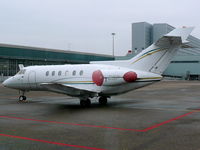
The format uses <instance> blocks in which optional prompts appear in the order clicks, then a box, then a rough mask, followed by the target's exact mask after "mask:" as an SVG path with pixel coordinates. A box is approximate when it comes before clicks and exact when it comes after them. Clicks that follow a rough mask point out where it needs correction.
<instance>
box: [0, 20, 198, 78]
mask: <svg viewBox="0 0 200 150" xmlns="http://www.w3.org/2000/svg"><path fill="white" fill-rule="evenodd" d="M173 29H174V27H173V26H170V25H168V24H166V23H157V24H149V23H147V22H138V23H133V24H132V53H129V54H128V55H127V56H125V57H124V56H123V57H116V58H114V57H113V56H110V55H100V54H94V53H81V52H74V51H64V50H57V49H47V48H37V47H27V46H18V45H8V44H0V76H1V78H0V80H3V76H12V75H14V74H16V73H17V72H18V70H19V68H18V64H24V66H30V65H55V64H80V63H84V64H87V63H89V62H90V61H104V60H105V61H106V60H115V59H129V58H131V57H133V56H134V55H136V54H138V53H139V52H140V51H142V50H143V49H145V48H147V47H148V46H150V45H151V44H152V43H154V42H155V41H157V40H158V39H159V38H160V37H161V36H163V35H164V34H167V33H169V32H170V31H171V30H173ZM187 40H188V41H189V42H190V43H189V44H188V46H190V47H192V48H187V49H186V48H181V49H180V50H179V51H178V53H177V55H176V56H175V57H174V59H173V60H172V62H171V64H170V65H169V67H168V68H167V69H166V71H165V72H164V75H165V76H169V77H178V78H182V79H190V80H200V39H198V38H196V37H194V36H189V38H188V39H187Z"/></svg>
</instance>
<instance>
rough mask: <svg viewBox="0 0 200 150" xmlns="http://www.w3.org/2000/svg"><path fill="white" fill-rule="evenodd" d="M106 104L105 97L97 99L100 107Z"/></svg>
mask: <svg viewBox="0 0 200 150" xmlns="http://www.w3.org/2000/svg"><path fill="white" fill-rule="evenodd" d="M107 102H108V99H107V97H100V98H99V104H100V105H106V104H107Z"/></svg>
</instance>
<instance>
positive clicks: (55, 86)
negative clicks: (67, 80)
mask: <svg viewBox="0 0 200 150" xmlns="http://www.w3.org/2000/svg"><path fill="white" fill-rule="evenodd" d="M40 86H42V87H44V88H46V89H47V90H49V91H52V92H56V93H61V94H67V95H69V96H78V97H81V96H86V95H87V96H89V97H93V96H94V95H96V94H97V93H98V92H97V91H95V90H91V89H83V88H79V87H75V86H71V85H67V84H59V83H42V84H40Z"/></svg>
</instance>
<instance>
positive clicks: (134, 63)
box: [91, 27, 194, 74]
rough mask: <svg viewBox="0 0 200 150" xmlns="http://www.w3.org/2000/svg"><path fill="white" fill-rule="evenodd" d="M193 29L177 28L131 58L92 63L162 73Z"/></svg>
mask: <svg viewBox="0 0 200 150" xmlns="http://www.w3.org/2000/svg"><path fill="white" fill-rule="evenodd" d="M193 29H194V28H193V27H188V28H176V29H174V30H172V31H171V32H169V33H168V34H166V35H164V36H163V37H161V38H160V39H159V40H158V41H157V42H155V43H153V44H152V45H151V46H149V47H148V48H146V49H145V50H143V51H142V52H141V53H139V54H138V55H136V56H135V57H133V58H132V59H130V60H125V61H106V62H91V63H101V64H102V63H103V64H110V65H117V66H123V67H128V68H131V69H137V70H142V71H146V72H152V73H156V74H162V73H163V72H164V71H165V69H166V68H167V67H168V65H169V63H170V62H171V60H172V58H173V56H174V55H175V54H176V52H177V51H178V49H179V48H181V47H182V46H184V45H185V44H186V43H188V41H187V40H186V39H187V38H188V36H189V35H190V33H191V32H192V30H193Z"/></svg>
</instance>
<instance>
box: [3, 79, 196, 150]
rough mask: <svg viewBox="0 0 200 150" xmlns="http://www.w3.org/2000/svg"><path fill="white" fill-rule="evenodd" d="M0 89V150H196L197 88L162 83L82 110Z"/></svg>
mask: <svg viewBox="0 0 200 150" xmlns="http://www.w3.org/2000/svg"><path fill="white" fill-rule="evenodd" d="M18 96H19V95H18V91H16V90H12V89H8V88H5V87H3V86H2V85H0V150H66V149H69V150H200V82H199V81H162V82H158V83H156V84H153V85H150V86H148V87H144V88H141V89H138V90H135V91H131V92H129V93H127V94H124V95H120V96H115V97H112V98H111V99H109V101H108V105H107V106H100V105H99V104H98V101H97V99H93V100H92V105H91V107H90V108H81V106H80V105H79V100H78V99H77V98H72V97H68V96H66V95H60V94H55V93H50V92H29V93H27V94H26V96H27V99H28V101H27V102H26V103H21V102H18Z"/></svg>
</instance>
